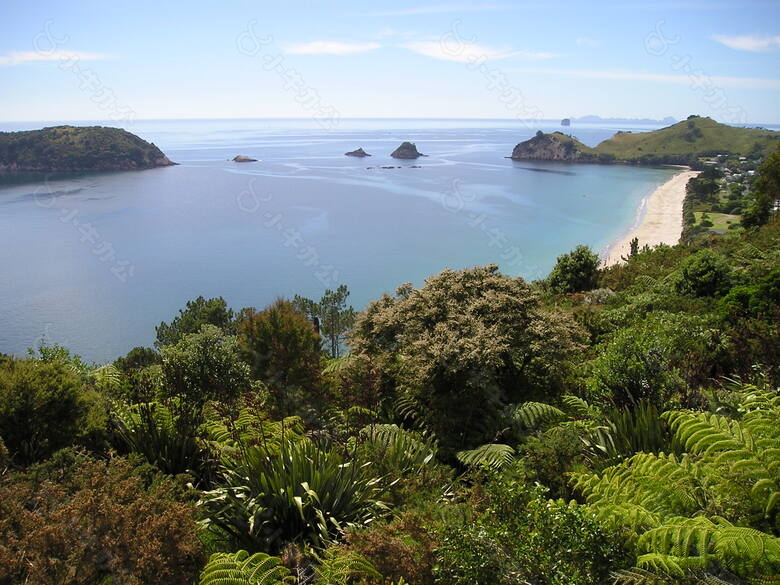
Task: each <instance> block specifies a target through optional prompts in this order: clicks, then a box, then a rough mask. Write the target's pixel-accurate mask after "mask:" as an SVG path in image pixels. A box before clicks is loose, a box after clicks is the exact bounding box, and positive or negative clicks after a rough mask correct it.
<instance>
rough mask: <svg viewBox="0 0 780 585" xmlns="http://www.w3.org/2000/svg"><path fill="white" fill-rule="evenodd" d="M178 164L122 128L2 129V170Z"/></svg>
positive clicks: (116, 168) (120, 168)
mask: <svg viewBox="0 0 780 585" xmlns="http://www.w3.org/2000/svg"><path fill="white" fill-rule="evenodd" d="M175 164H176V163H174V162H171V161H170V159H169V158H168V157H167V156H165V154H163V152H162V151H161V150H160V149H159V148H157V147H156V146H155V145H154V144H151V143H149V142H146V141H145V140H143V139H141V138H139V137H138V136H136V135H135V134H132V133H130V132H128V131H127V130H123V129H122V128H107V127H104V126H52V127H49V128H43V129H41V130H27V131H22V132H0V173H23V172H38V173H41V172H42V173H54V172H83V171H130V170H141V169H151V168H155V167H167V166H170V165H175Z"/></svg>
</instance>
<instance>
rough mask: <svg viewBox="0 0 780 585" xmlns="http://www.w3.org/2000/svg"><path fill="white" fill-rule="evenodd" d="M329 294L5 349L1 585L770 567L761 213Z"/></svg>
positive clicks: (204, 304)
mask: <svg viewBox="0 0 780 585" xmlns="http://www.w3.org/2000/svg"><path fill="white" fill-rule="evenodd" d="M347 296H348V291H347V290H346V289H339V290H337V291H328V292H327V293H326V294H325V296H323V298H322V299H321V300H320V301H317V302H315V301H313V300H310V299H303V298H301V297H296V298H294V299H293V301H292V302H288V301H286V300H278V301H276V302H274V303H273V304H272V305H270V306H269V307H266V308H264V309H262V310H258V309H255V308H244V309H241V310H238V311H234V310H232V309H230V308H229V307H228V305H227V303H226V302H225V301H224V300H223V299H221V298H217V299H204V298H202V297H201V298H198V299H195V300H194V301H190V302H189V303H187V305H186V307H185V308H183V309H182V310H181V311H180V313H179V315H177V316H175V318H174V319H173V320H172V321H171V322H170V323H161V324H160V326H159V327H158V328H157V342H156V344H155V348H135V349H133V350H132V351H130V352H129V353H128V354H127V355H126V356H124V357H122V358H120V359H118V360H116V362H115V363H114V364H108V365H90V364H85V363H84V362H83V361H82V360H81V359H80V358H79V357H78V356H73V355H71V354H70V353H69V352H68V351H67V350H66V349H64V348H60V347H42V348H40V349H38V350H37V351H34V352H31V354H30V355H29V356H28V357H27V358H25V359H21V358H15V357H10V356H3V357H2V359H0V438H1V439H0V584H6V583H8V584H11V583H22V582H27V583H63V584H64V583H67V584H71V583H73V584H76V583H78V584H82V583H83V584H105V583H112V584H119V583H160V582H166V583H195V582H198V581H200V582H201V583H203V584H213V583H236V584H255V583H260V584H271V583H274V584H278V583H294V582H299V583H324V584H328V583H334V584H335V583H339V584H340V583H364V584H368V583H376V584H379V583H382V584H389V583H393V584H400V583H408V584H410V585H418V584H419V585H433V584H446V585H450V584H458V583H463V584H467V583H468V584H472V583H477V584H478V583H486V584H487V583H490V584H495V583H499V584H518V585H523V584H526V583H534V584H539V585H542V584H550V585H552V584H561V585H563V584H567V585H568V584H575V585H580V584H581V585H587V584H594V585H595V584H600V583H608V582H613V581H614V582H617V583H626V584H633V583H647V584H672V583H685V584H687V583H690V584H695V583H707V584H715V583H719V584H722V583H725V584H732V585H741V584H750V585H752V584H759V583H760V584H765V583H777V582H778V574H780V540H778V537H780V463H778V462H780V393H778V386H779V385H780V335H778V327H780V223H778V220H777V219H774V220H772V219H771V218H770V219H768V220H767V221H766V222H765V224H764V225H762V226H760V227H751V228H746V229H745V230H744V231H741V230H740V231H738V232H732V233H729V234H726V235H724V236H719V237H716V236H714V235H712V234H704V235H701V236H699V237H698V238H694V239H693V240H692V241H691V242H690V243H687V244H685V245H680V246H675V247H668V246H660V247H658V248H655V249H647V248H640V247H639V245H637V246H635V247H634V250H632V253H631V255H630V256H629V257H628V258H627V261H626V263H625V264H624V265H621V266H615V267H611V268H608V269H603V268H600V267H599V266H598V264H597V263H596V262H595V261H594V259H593V255H592V252H590V250H588V249H587V248H583V247H580V248H577V249H576V250H574V251H573V252H571V253H570V254H566V255H563V256H562V257H561V258H560V259H559V262H558V265H557V266H556V268H555V269H554V270H553V271H552V274H551V275H550V277H549V279H547V280H545V281H541V282H534V283H527V282H525V281H523V280H522V279H519V278H512V277H509V276H505V275H503V274H501V273H500V272H499V270H498V268H497V267H496V266H485V267H476V268H471V269H467V270H460V271H453V270H446V271H444V272H442V273H441V274H439V275H436V276H432V277H431V278H429V279H428V280H427V281H426V282H425V284H424V285H423V286H421V287H419V288H415V287H413V286H412V285H410V284H404V285H401V286H400V287H399V288H398V290H397V291H396V293H395V294H393V295H385V296H383V297H382V298H380V299H378V300H376V301H375V302H373V303H371V304H370V305H369V306H368V307H367V308H366V310H365V311H364V312H362V313H359V314H357V315H355V313H354V311H353V310H352V308H351V307H348V306H347V304H346V299H347ZM317 327H319V328H320V329H319V330H318V329H317ZM345 339H346V341H345Z"/></svg>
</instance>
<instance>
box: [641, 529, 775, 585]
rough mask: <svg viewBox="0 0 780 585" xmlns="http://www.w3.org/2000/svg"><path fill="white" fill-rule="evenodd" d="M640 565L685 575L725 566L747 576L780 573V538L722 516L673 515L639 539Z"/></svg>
mask: <svg viewBox="0 0 780 585" xmlns="http://www.w3.org/2000/svg"><path fill="white" fill-rule="evenodd" d="M638 548H639V550H640V552H642V553H644V554H640V556H639V557H638V559H637V566H638V567H640V568H643V569H646V570H652V571H659V570H660V571H662V572H664V573H666V574H670V575H678V576H684V575H685V574H686V573H688V572H690V571H697V570H698V571H706V570H709V569H711V568H714V567H723V568H726V569H727V570H728V571H730V572H732V573H734V574H736V575H740V576H742V577H745V578H753V579H758V580H762V579H769V578H777V576H778V575H780V539H778V538H775V537H773V536H770V535H769V534H766V533H763V532H760V531H758V530H754V529H752V528H745V527H740V526H734V525H732V524H731V523H729V522H727V521H726V520H723V519H722V518H715V519H712V520H711V519H708V518H705V517H702V516H699V517H696V518H672V519H670V520H669V521H667V522H666V523H665V524H664V525H663V526H660V527H658V528H654V529H652V530H649V531H648V532H646V533H645V534H643V535H642V536H641V537H640V539H639V542H638Z"/></svg>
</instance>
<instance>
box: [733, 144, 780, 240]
mask: <svg viewBox="0 0 780 585" xmlns="http://www.w3.org/2000/svg"><path fill="white" fill-rule="evenodd" d="M753 191H754V193H753V196H752V197H751V203H750V205H749V206H748V208H747V209H746V210H745V213H744V214H743V216H742V225H743V226H745V227H757V226H762V225H764V224H765V223H767V222H768V221H769V218H770V217H772V213H773V212H774V211H775V209H776V207H777V204H778V201H780V149H778V150H776V151H775V152H773V153H772V154H770V155H769V156H768V157H767V159H766V160H765V161H764V162H763V164H762V165H761V166H760V167H759V168H758V176H757V178H756V180H755V182H754V183H753Z"/></svg>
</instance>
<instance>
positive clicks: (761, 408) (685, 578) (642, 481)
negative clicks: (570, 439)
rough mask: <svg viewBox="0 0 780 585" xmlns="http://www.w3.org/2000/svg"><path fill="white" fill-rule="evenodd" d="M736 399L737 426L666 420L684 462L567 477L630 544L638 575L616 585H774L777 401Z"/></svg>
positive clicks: (765, 394) (696, 415) (642, 460)
mask: <svg viewBox="0 0 780 585" xmlns="http://www.w3.org/2000/svg"><path fill="white" fill-rule="evenodd" d="M738 395H739V401H738V406H737V408H734V409H731V411H732V412H734V417H730V416H723V415H720V414H711V413H701V412H689V411H671V412H667V413H665V414H664V415H663V418H664V419H665V420H667V421H668V422H669V426H670V428H671V430H672V431H673V434H674V441H675V443H676V444H677V445H678V446H679V447H680V448H681V449H683V450H684V451H685V453H684V454H683V455H682V456H675V455H665V454H662V453H661V454H658V455H654V454H645V453H640V454H637V455H635V456H634V457H631V458H630V459H628V460H626V461H624V462H622V463H620V464H619V465H615V466H612V467H609V468H607V469H605V470H604V471H603V473H602V474H600V475H597V474H591V473H580V474H571V481H572V483H573V484H574V486H575V487H576V488H577V489H578V490H579V491H580V492H581V493H582V494H583V495H584V497H585V499H586V501H587V503H588V504H589V506H590V507H591V509H592V510H593V511H594V512H595V513H596V515H597V517H598V518H599V519H600V520H601V521H602V522H604V523H605V524H606V525H608V526H610V527H612V528H617V529H623V530H625V531H627V532H626V533H627V534H633V535H634V537H633V538H629V539H628V541H627V542H628V543H629V544H631V543H635V546H636V552H637V555H638V556H637V559H636V566H635V567H634V568H633V569H631V570H628V571H620V572H618V573H616V574H615V575H614V578H615V582H616V583H622V584H631V585H638V584H640V583H642V584H644V583H646V584H654V585H655V584H657V585H661V584H664V585H666V584H671V583H697V584H698V583H701V584H706V585H715V584H719V583H723V582H726V583H748V584H750V585H769V584H771V583H774V584H777V583H780V577H778V575H780V539H778V538H777V536H776V534H777V532H776V531H777V520H776V519H777V511H778V510H777V508H778V500H780V486H779V485H778V468H779V467H778V466H780V463H778V454H780V444H779V442H780V424H779V423H780V398H778V394H777V392H769V391H764V390H759V389H757V388H755V387H753V386H745V387H744V388H742V389H741V390H739V391H738ZM717 511H722V512H720V514H721V515H720V516H718V515H716V514H717ZM724 513H726V514H728V515H729V519H726V518H724V517H722V516H723V515H724ZM773 532H774V533H773ZM637 535H638V538H637V537H636V536H637ZM731 576H733V580H732V577H731ZM724 579H725V581H724Z"/></svg>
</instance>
